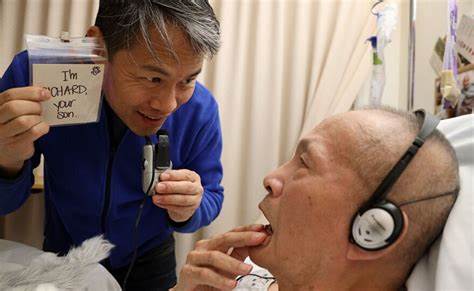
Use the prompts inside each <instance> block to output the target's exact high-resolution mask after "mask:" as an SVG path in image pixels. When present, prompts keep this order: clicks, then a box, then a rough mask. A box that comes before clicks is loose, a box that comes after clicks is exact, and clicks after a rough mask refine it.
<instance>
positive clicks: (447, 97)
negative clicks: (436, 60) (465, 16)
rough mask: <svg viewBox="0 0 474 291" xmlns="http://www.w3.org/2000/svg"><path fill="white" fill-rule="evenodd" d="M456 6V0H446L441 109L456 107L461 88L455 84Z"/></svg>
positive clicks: (456, 66)
mask: <svg viewBox="0 0 474 291" xmlns="http://www.w3.org/2000/svg"><path fill="white" fill-rule="evenodd" d="M457 10H458V8H457V4H456V0H448V13H449V14H448V34H447V36H446V47H445V49H444V58H443V71H442V72H441V88H440V91H441V94H442V96H443V101H442V105H443V110H444V109H447V108H448V107H452V108H454V107H456V104H457V103H458V100H459V96H460V95H461V90H459V88H458V84H457V81H456V79H457V74H458V70H457V68H458V65H457V59H456V55H457V53H456V47H455V44H456V25H457V18H458V17H457V16H458V11H457Z"/></svg>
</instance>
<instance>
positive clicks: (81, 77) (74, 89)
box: [33, 64, 104, 126]
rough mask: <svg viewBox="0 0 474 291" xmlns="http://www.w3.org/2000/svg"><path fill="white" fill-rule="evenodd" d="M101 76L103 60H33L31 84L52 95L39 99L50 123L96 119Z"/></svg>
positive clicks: (76, 122)
mask: <svg viewBox="0 0 474 291" xmlns="http://www.w3.org/2000/svg"><path fill="white" fill-rule="evenodd" d="M103 77H104V65H103V64H33V85H34V86H41V87H43V88H45V89H47V90H48V91H49V92H50V93H51V95H52V96H53V98H51V99H50V100H48V101H45V102H43V103H42V106H43V117H44V119H45V121H46V122H47V123H48V124H49V125H50V126H54V125H68V124H81V123H89V122H96V121H97V120H98V117H99V107H100V101H101V100H100V95H101V89H102V80H103Z"/></svg>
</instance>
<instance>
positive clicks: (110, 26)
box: [96, 0, 220, 60]
mask: <svg viewBox="0 0 474 291" xmlns="http://www.w3.org/2000/svg"><path fill="white" fill-rule="evenodd" d="M170 24H171V25H176V26H178V27H179V28H181V29H182V30H183V32H184V33H185V35H186V36H187V38H188V41H189V42H190V44H191V46H192V47H193V49H194V52H195V53H196V54H198V55H202V56H207V57H212V56H214V55H215V54H216V53H217V51H218V50H219V46H220V26H219V21H218V20H217V18H216V15H215V14H214V11H213V9H212V7H211V6H210V4H209V2H208V1H207V0H101V1H100V6H99V12H98V13H97V18H96V26H98V27H99V28H100V29H101V31H102V33H103V36H104V40H105V43H106V45H107V52H108V55H109V60H112V58H113V56H114V55H115V53H116V52H117V51H119V50H121V49H129V48H131V47H132V46H133V45H135V44H136V42H137V41H139V39H140V38H139V37H140V36H142V37H143V40H144V41H145V46H146V47H147V48H148V50H149V52H150V53H151V55H152V56H154V57H155V58H156V57H157V56H156V53H155V51H154V50H153V46H152V41H151V34H150V31H151V29H152V28H155V29H156V30H157V32H158V34H159V35H160V36H161V37H162V39H163V42H164V43H165V46H166V47H165V49H166V50H167V51H168V52H169V53H170V54H171V55H173V56H174V57H176V54H175V52H174V48H173V43H172V41H171V39H170V37H169V35H168V30H167V25H170Z"/></svg>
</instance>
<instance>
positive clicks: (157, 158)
mask: <svg viewBox="0 0 474 291" xmlns="http://www.w3.org/2000/svg"><path fill="white" fill-rule="evenodd" d="M156 136H157V138H158V143H157V144H156V145H153V144H152V142H151V139H150V138H149V137H147V138H146V144H145V146H144V147H143V176H142V189H143V192H145V194H146V195H148V196H153V195H155V185H156V183H158V181H159V180H160V175H161V173H163V172H164V171H166V170H168V169H172V167H173V163H172V162H171V160H170V152H169V148H170V143H169V137H168V132H167V131H166V130H159V131H158V132H157V134H156Z"/></svg>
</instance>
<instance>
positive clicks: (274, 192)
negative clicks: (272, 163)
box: [263, 176, 283, 197]
mask: <svg viewBox="0 0 474 291" xmlns="http://www.w3.org/2000/svg"><path fill="white" fill-rule="evenodd" d="M263 186H264V187H265V189H267V191H268V194H269V195H271V196H273V197H278V196H280V195H281V193H282V190H283V182H282V181H281V180H280V179H278V178H276V177H271V176H270V177H269V176H267V177H265V179H263Z"/></svg>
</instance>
